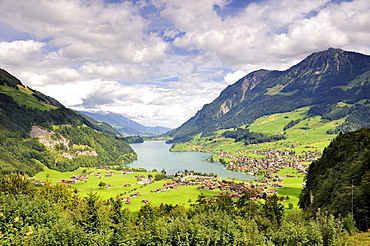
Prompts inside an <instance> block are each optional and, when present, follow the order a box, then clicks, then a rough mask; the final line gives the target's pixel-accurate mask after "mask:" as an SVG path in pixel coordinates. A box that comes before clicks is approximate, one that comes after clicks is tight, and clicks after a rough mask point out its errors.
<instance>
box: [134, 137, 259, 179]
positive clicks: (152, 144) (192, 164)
mask: <svg viewBox="0 0 370 246" xmlns="http://www.w3.org/2000/svg"><path fill="white" fill-rule="evenodd" d="M131 147H132V148H133V149H134V150H135V152H136V153H137V154H138V160H137V161H134V162H132V163H130V164H128V165H127V166H130V167H135V168H145V169H147V170H153V169H157V171H159V172H160V171H161V170H162V169H163V168H164V169H165V170H166V172H167V174H172V173H176V172H177V171H184V170H185V169H187V170H189V171H192V170H194V171H196V172H202V173H217V174H218V176H219V177H224V178H236V179H239V180H254V179H256V178H255V177H253V176H250V175H246V174H244V173H241V172H234V171H230V170H227V169H225V167H224V166H223V165H222V164H221V163H220V162H214V163H211V162H208V161H205V160H206V159H207V158H208V157H210V156H211V154H209V153H203V152H170V151H169V148H170V147H171V145H169V144H166V143H165V142H163V141H145V142H144V143H138V144H131Z"/></svg>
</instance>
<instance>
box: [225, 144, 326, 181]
mask: <svg viewBox="0 0 370 246" xmlns="http://www.w3.org/2000/svg"><path fill="white" fill-rule="evenodd" d="M320 156H321V153H320V152H318V151H313V150H304V151H303V153H302V154H296V153H295V152H293V151H289V150H277V149H276V148H270V149H264V150H247V151H238V152H236V153H228V152H222V153H220V154H219V157H220V158H222V159H225V158H227V159H231V160H230V161H228V162H227V163H225V166H226V168H227V169H230V170H234V171H241V172H246V173H248V174H251V175H260V174H261V171H264V174H266V173H268V174H270V175H267V176H266V177H270V178H272V176H271V173H276V172H277V171H278V170H279V169H281V168H284V167H292V168H295V169H297V170H298V172H300V173H305V170H306V168H307V166H308V164H307V163H310V162H312V161H314V160H317V159H318V158H319V157H320Z"/></svg>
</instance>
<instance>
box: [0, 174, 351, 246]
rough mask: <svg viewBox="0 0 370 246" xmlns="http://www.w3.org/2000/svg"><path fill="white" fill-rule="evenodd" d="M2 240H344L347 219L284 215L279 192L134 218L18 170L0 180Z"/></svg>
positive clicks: (119, 206) (164, 208)
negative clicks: (36, 180)
mask: <svg viewBox="0 0 370 246" xmlns="http://www.w3.org/2000/svg"><path fill="white" fill-rule="evenodd" d="M0 190H1V195H0V203H1V204H2V206H1V207H0V241H1V243H3V244H4V245H343V244H344V242H345V240H346V239H347V236H348V234H349V233H350V232H352V231H353V230H354V227H353V223H352V224H351V221H352V220H351V217H345V218H341V219H335V218H334V217H333V216H331V215H328V214H325V213H320V214H317V215H316V216H315V217H311V218H307V217H306V216H305V215H304V214H302V213H294V214H291V215H289V216H287V217H285V216H284V210H283V206H282V205H281V204H280V203H279V199H278V198H277V197H276V196H272V197H269V198H268V199H267V200H266V201H265V202H256V201H253V200H251V199H250V198H251V196H252V194H250V193H245V194H244V195H243V196H242V197H241V198H239V199H238V200H234V199H232V198H230V197H229V196H228V195H222V196H220V197H216V198H210V199H206V197H205V196H203V195H200V196H199V198H198V200H197V201H196V202H195V203H194V204H193V206H191V207H190V208H185V207H184V206H182V205H168V204H161V205H160V206H153V205H151V204H145V205H143V206H142V207H141V209H140V211H139V212H138V214H137V215H133V214H132V213H131V212H130V211H129V210H128V209H127V208H125V207H124V205H123V202H122V201H121V199H120V198H118V197H117V198H111V199H109V200H106V201H103V200H101V199H99V197H98V196H97V194H96V193H89V194H88V195H87V196H86V197H81V196H79V195H77V194H74V193H73V192H72V191H71V190H70V189H68V188H66V186H65V185H62V184H58V185H51V184H50V183H48V182H46V184H45V185H44V186H40V187H36V186H34V185H33V183H31V182H30V180H29V179H28V178H27V177H25V176H22V175H19V174H12V175H6V176H4V177H2V178H1V179H0Z"/></svg>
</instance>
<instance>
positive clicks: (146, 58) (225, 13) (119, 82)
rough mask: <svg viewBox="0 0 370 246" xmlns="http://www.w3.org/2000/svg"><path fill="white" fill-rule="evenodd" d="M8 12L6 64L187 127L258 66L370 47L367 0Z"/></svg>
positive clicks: (162, 0) (49, 85) (55, 3)
mask: <svg viewBox="0 0 370 246" xmlns="http://www.w3.org/2000/svg"><path fill="white" fill-rule="evenodd" d="M0 13H1V15H0V68H3V69H5V70H7V71H8V72H10V73H11V74H13V75H14V76H16V77H17V78H19V79H20V80H21V81H22V83H23V84H24V85H26V86H29V87H31V88H33V89H35V90H38V91H40V92H42V93H44V94H46V95H49V96H51V97H53V98H55V99H57V100H58V101H60V102H61V103H62V104H64V105H65V106H67V107H69V108H72V109H76V110H85V111H91V112H94V111H105V112H114V113H119V114H122V115H124V116H126V117H128V118H130V119H132V120H135V121H137V122H139V123H141V124H143V125H146V126H165V127H170V128H176V127H179V126H180V125H181V124H183V123H184V122H185V121H187V120H188V119H189V118H190V117H192V116H194V115H195V114H196V112H197V111H198V110H200V109H201V108H202V107H203V105H204V104H208V103H211V102H212V101H213V100H214V99H215V98H217V97H218V96H219V94H220V93H221V91H222V90H224V89H225V88H226V87H227V86H228V85H230V84H233V83H235V82H236V81H237V80H238V79H240V78H242V77H243V76H245V75H247V74H248V73H250V72H252V71H255V70H259V69H270V70H285V69H288V68H289V67H291V66H293V65H295V64H297V63H298V62H299V61H301V60H302V59H304V58H305V57H307V56H308V55H309V54H311V53H313V52H318V51H322V50H326V49H328V48H330V47H333V48H341V49H344V50H349V51H356V52H360V53H363V54H367V55H369V54H370V1H368V0H353V1H350V0H151V1H150V0H120V1H119V0H17V1H14V0H0Z"/></svg>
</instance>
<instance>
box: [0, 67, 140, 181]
mask: <svg viewBox="0 0 370 246" xmlns="http://www.w3.org/2000/svg"><path fill="white" fill-rule="evenodd" d="M98 130H102V128H97V127H94V125H93V124H91V123H90V122H89V121H88V120H86V119H85V118H84V117H82V116H81V115H79V114H77V113H75V112H74V111H73V110H70V109H68V108H65V107H64V106H63V105H61V104H60V103H59V102H58V101H56V100H55V99H53V98H50V97H48V96H46V95H43V94H42V93H40V92H37V91H34V90H32V89H31V88H28V87H25V86H23V85H22V83H21V82H20V81H19V80H17V79H16V78H15V77H14V76H12V75H10V74H9V73H7V72H6V71H5V70H0V152H1V155H0V174H7V173H12V172H17V173H27V174H29V175H34V174H35V173H37V172H40V171H41V170H43V167H44V166H47V167H49V168H52V169H56V170H61V171H66V170H73V169H76V168H78V167H79V166H104V165H113V164H120V163H121V164H122V163H128V162H131V161H132V160H134V159H136V154H135V153H134V151H133V150H132V148H131V147H130V146H129V145H128V144H127V142H126V141H124V140H123V139H117V138H115V137H114V136H112V135H109V134H106V133H102V132H100V131H98Z"/></svg>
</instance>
